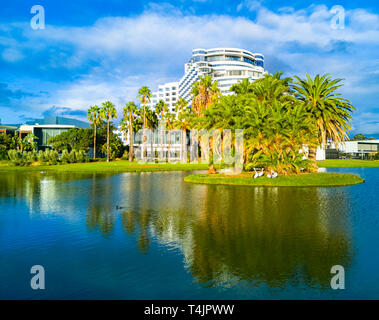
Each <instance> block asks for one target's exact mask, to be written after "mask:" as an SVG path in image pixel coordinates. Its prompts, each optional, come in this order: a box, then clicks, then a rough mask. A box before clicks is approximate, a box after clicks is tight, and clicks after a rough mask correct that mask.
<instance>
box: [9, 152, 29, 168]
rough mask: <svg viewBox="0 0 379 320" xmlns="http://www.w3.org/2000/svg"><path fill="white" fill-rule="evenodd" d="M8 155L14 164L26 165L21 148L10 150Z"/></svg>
mask: <svg viewBox="0 0 379 320" xmlns="http://www.w3.org/2000/svg"><path fill="white" fill-rule="evenodd" d="M8 157H9V160H10V164H11V165H13V166H24V165H25V164H26V163H25V161H24V159H23V158H22V154H21V151H19V150H9V151H8Z"/></svg>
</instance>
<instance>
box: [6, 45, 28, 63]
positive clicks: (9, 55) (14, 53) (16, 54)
mask: <svg viewBox="0 0 379 320" xmlns="http://www.w3.org/2000/svg"><path fill="white" fill-rule="evenodd" d="M1 56H2V57H3V59H4V60H6V61H8V62H17V61H20V60H22V59H23V58H24V55H23V54H22V53H21V52H20V51H19V50H17V49H13V48H7V49H5V50H3V53H2V55H1Z"/></svg>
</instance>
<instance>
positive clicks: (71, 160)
mask: <svg viewBox="0 0 379 320" xmlns="http://www.w3.org/2000/svg"><path fill="white" fill-rule="evenodd" d="M68 161H69V163H75V162H76V151H75V150H71V152H70V153H69V155H68Z"/></svg>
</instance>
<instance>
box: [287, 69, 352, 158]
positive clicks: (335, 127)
mask: <svg viewBox="0 0 379 320" xmlns="http://www.w3.org/2000/svg"><path fill="white" fill-rule="evenodd" d="M306 77H307V78H306V79H300V78H299V77H295V78H296V79H297V82H295V83H293V84H292V85H291V87H292V89H293V90H294V93H295V96H296V97H297V98H298V99H299V100H300V101H302V102H303V104H304V105H305V107H306V111H307V112H308V113H309V114H310V117H311V119H312V120H313V121H314V122H315V124H316V127H317V139H318V142H319V144H321V145H322V146H324V147H325V146H326V144H327V143H328V141H329V140H331V141H333V142H334V143H335V144H336V145H337V144H338V143H340V142H342V141H344V140H345V139H347V138H348V135H347V132H348V131H349V130H350V128H351V127H350V120H351V119H352V116H351V112H352V111H353V110H355V108H354V106H353V105H352V104H351V102H350V101H349V100H347V99H344V98H341V94H340V93H337V92H336V90H337V89H338V88H340V87H342V86H343V85H342V84H339V83H340V82H341V81H342V80H343V79H334V80H333V79H332V78H331V77H330V76H329V75H328V74H325V75H323V76H320V75H317V76H316V77H315V78H314V80H312V78H311V77H310V76H309V75H308V74H306ZM309 159H311V160H316V147H310V148H309Z"/></svg>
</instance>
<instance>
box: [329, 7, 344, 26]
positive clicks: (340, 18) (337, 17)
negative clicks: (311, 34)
mask: <svg viewBox="0 0 379 320" xmlns="http://www.w3.org/2000/svg"><path fill="white" fill-rule="evenodd" d="M330 13H332V14H333V17H332V20H331V21H330V26H331V28H332V29H334V30H342V29H345V8H344V7H343V6H341V5H335V6H333V7H332V8H331V9H330Z"/></svg>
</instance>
